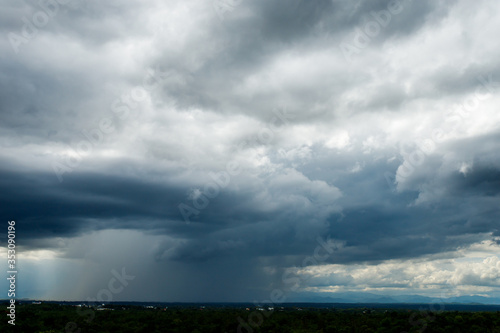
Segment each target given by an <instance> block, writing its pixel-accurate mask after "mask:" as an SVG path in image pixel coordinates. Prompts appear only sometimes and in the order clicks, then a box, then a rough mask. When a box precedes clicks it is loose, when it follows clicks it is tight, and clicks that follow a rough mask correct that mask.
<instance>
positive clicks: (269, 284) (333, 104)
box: [0, 0, 500, 301]
mask: <svg viewBox="0 0 500 333" xmlns="http://www.w3.org/2000/svg"><path fill="white" fill-rule="evenodd" d="M1 2H2V7H3V8H4V10H3V11H2V13H1V14H0V15H1V16H2V18H3V19H1V20H0V22H1V23H0V34H1V35H2V36H4V38H3V39H1V40H0V48H1V50H2V52H0V60H1V61H0V69H1V70H0V73H1V74H0V88H1V89H0V137H1V141H0V142H1V150H0V162H1V163H0V189H1V194H0V197H1V202H2V205H1V207H0V212H1V215H2V216H3V217H4V220H16V222H17V224H16V226H17V232H18V233H17V240H18V243H19V252H20V255H22V253H23V251H24V253H25V254H26V261H25V262H24V263H23V265H25V269H26V272H29V273H30V274H31V273H33V274H34V275H33V276H35V275H36V274H38V273H40V274H42V273H43V274H45V275H44V276H47V279H46V280H45V281H46V282H44V283H43V284H38V285H35V282H34V280H31V279H29V278H28V277H25V279H26V280H25V281H26V282H25V284H23V285H27V286H28V285H30V284H32V285H33V288H28V287H26V289H25V290H22V293H23V295H24V296H25V297H44V298H58V299H63V298H67V299H80V298H85V297H96V296H95V295H96V294H97V293H98V292H99V291H100V290H101V289H102V288H105V286H106V284H107V283H108V280H109V279H110V278H111V276H112V274H113V273H112V270H116V271H119V270H120V269H121V268H122V267H126V269H127V272H128V270H130V272H131V273H130V274H132V275H134V276H137V277H136V280H134V281H131V282H130V286H128V287H127V288H126V290H125V291H124V292H123V293H121V294H120V295H116V296H115V297H116V298H119V299H141V300H147V299H155V300H166V301H169V300H172V301H182V300H186V301H195V300H204V301H205V300H213V301H219V300H220V301H225V300H228V301H231V300H239V301H243V300H253V299H254V298H256V297H269V291H270V290H272V288H275V287H280V288H285V289H286V288H288V287H290V286H289V285H287V283H286V281H285V280H284V279H283V273H284V272H287V271H289V270H290V269H292V268H293V267H299V268H300V269H302V271H300V270H299V271H296V272H302V273H300V274H304V276H305V275H307V276H313V277H312V278H310V279H308V280H307V282H304V284H303V285H302V286H301V289H300V290H301V291H313V292H315V293H316V294H317V295H320V294H321V293H327V292H332V291H339V292H340V291H349V290H352V291H360V290H375V291H378V292H380V293H383V292H388V293H389V292H390V293H395V292H397V293H400V294H406V293H420V294H425V295H428V296H431V295H432V294H438V293H439V292H440V291H439V289H440V288H444V286H445V285H446V286H447V287H446V288H451V289H452V291H453V293H454V295H455V294H456V295H466V294H467V295H473V294H478V295H479V294H481V295H485V294H488V293H491V294H492V295H493V294H494V295H497V292H498V289H497V288H498V287H499V286H498V283H497V282H498V274H497V269H498V253H497V250H498V249H497V247H495V246H494V245H493V244H496V243H497V242H498V235H499V227H498V223H497V219H498V216H499V208H498V207H499V205H498V204H499V195H500V184H499V179H500V178H499V176H500V159H499V154H498V151H499V148H500V141H499V140H498V139H499V133H500V132H499V130H500V128H499V124H500V116H499V114H498V112H497V110H498V105H499V103H500V101H499V98H498V91H499V89H498V88H499V85H500V62H499V60H498V59H499V57H498V54H499V51H500V50H499V48H498V45H496V44H495V43H493V42H492V41H494V40H496V39H495V38H496V34H495V33H496V31H498V28H499V24H500V23H499V22H500V20H499V19H498V16H499V15H500V13H499V11H500V8H499V5H498V4H497V3H496V2H495V1H492V0H481V1H479V3H475V4H474V5H471V4H469V3H468V2H467V1H465V0H462V1H460V0H457V1H451V2H449V1H447V2H443V1H418V2H417V1H403V0H401V1H394V0H391V1H386V0H383V1H382V0H381V1H355V2H353V1H330V0H324V1H323V0H321V1H314V2H312V1H305V0H294V1H281V0H276V1H264V0H258V1H246V0H242V1H229V0H227V1H226V0H214V1H212V2H207V1H201V0H200V1H198V0H193V1H176V0H172V1H168V2H167V3H165V2H163V1H155V0H151V1H130V2H128V3H127V4H123V3H121V2H118V1H108V2H106V3H105V4H103V3H100V2H98V1H93V0H72V1H57V2H50V3H51V4H52V5H51V6H49V7H47V5H44V4H45V2H41V3H38V2H33V1H28V2H23V3H17V2H12V1H8V0H4V1H1ZM47 3H49V2H47ZM0 232H1V231H0ZM3 233H4V234H5V231H3ZM318 237H319V239H323V240H325V241H326V240H327V239H329V240H331V241H332V242H335V243H336V244H341V246H338V247H336V248H335V251H334V252H333V253H329V255H328V256H327V257H326V258H324V259H323V260H321V261H310V260H309V261H308V260H307V259H308V258H310V256H311V255H313V254H314V251H315V249H316V247H317V246H318ZM1 242H2V243H3V244H5V238H4V239H3V240H2V241H1ZM490 243H491V244H492V245H491V246H488V247H485V249H486V250H485V251H483V252H481V253H480V254H477V253H476V252H474V251H475V250H474V249H476V247H478V246H483V247H484V244H490ZM131 244H134V245H133V247H134V249H135V250H131V249H130V248H129V246H130V245H131ZM135 251H136V252H135ZM464 251H465V252H464ZM473 253H475V255H477V256H476V257H474V260H473V262H471V263H470V265H469V266H467V265H468V264H466V262H465V261H464V260H463V258H469V256H470V255H472V254H473ZM304 262H306V263H307V265H302V263H304ZM21 263H22V261H21ZM42 263H43V264H42ZM42 267H50V268H51V269H47V268H42ZM20 271H21V272H22V270H20ZM56 271H57V272H60V273H58V274H57V277H55V275H56V274H55V273H54V274H53V275H54V277H53V276H52V273H51V272H56ZM134 272H135V273H134ZM110 274H111V275H110ZM25 275H26V274H25ZM76 280H78V281H76ZM75 281H76V282H77V283H76V285H78V288H73V289H72V287H71V286H73V285H75ZM70 282H71V283H70ZM103 284H104V287H101V286H102V285H103ZM55 285H59V286H60V289H59V290H58V291H53V290H54V288H53V286H55ZM145 286H147V287H145ZM426 286H427V287H428V288H427V289H426ZM308 288H309V289H308ZM141 290H142V291H143V292H142V293H141Z"/></svg>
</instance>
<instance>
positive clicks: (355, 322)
mask: <svg viewBox="0 0 500 333" xmlns="http://www.w3.org/2000/svg"><path fill="white" fill-rule="evenodd" d="M5 306H6V305H5ZM5 313H7V312H5ZM7 321H8V317H7V316H4V318H3V320H2V321H1V322H0V332H26V333H37V332H43V333H47V332H74V333H77V332H79V333H87V332H96V333H108V332H109V333H118V332H120V333H127V332H144V333H156V332H172V333H174V332H175V333H177V332H178V333H211V332H217V333H221V332H238V331H239V332H245V333H247V332H255V333H257V332H269V333H270V332H274V333H287V332H290V333H299V332H301V333H306V332H307V333H319V332H321V333H336V332H353V333H354V332H360V333H361V332H394V333H401V332H426V333H433V332H443V333H444V332H446V333H450V332H451V333H453V332H462V333H465V332H474V333H475V332H477V333H488V332H499V333H500V312H457V311H442V312H430V311H418V310H385V309H377V310H370V309H348V310H345V309H344V310H340V309H313V308H311V309H301V310H299V309H294V308H284V309H279V310H274V311H259V310H257V309H255V308H252V309H250V310H246V309H237V308H203V309H201V308H168V309H161V308H153V309H151V308H145V307H140V306H122V305H109V306H106V309H99V310H98V308H92V307H90V308H89V307H75V306H70V305H58V304H39V305H35V304H26V305H24V304H23V305H18V306H17V307H16V321H15V323H16V325H15V326H12V325H9V324H8V322H7Z"/></svg>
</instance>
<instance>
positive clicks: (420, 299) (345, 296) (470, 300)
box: [286, 292, 500, 305]
mask: <svg viewBox="0 0 500 333" xmlns="http://www.w3.org/2000/svg"><path fill="white" fill-rule="evenodd" d="M333 295H334V296H330V295H328V296H325V295H318V294H316V293H301V294H296V295H294V296H293V297H289V298H288V299H287V300H286V301H287V302H311V303H436V304H439V303H460V304H494V305H500V298H495V297H484V296H458V297H446V298H440V297H426V296H420V295H393V296H387V295H377V294H371V293H363V292H342V293H334V294H333Z"/></svg>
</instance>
